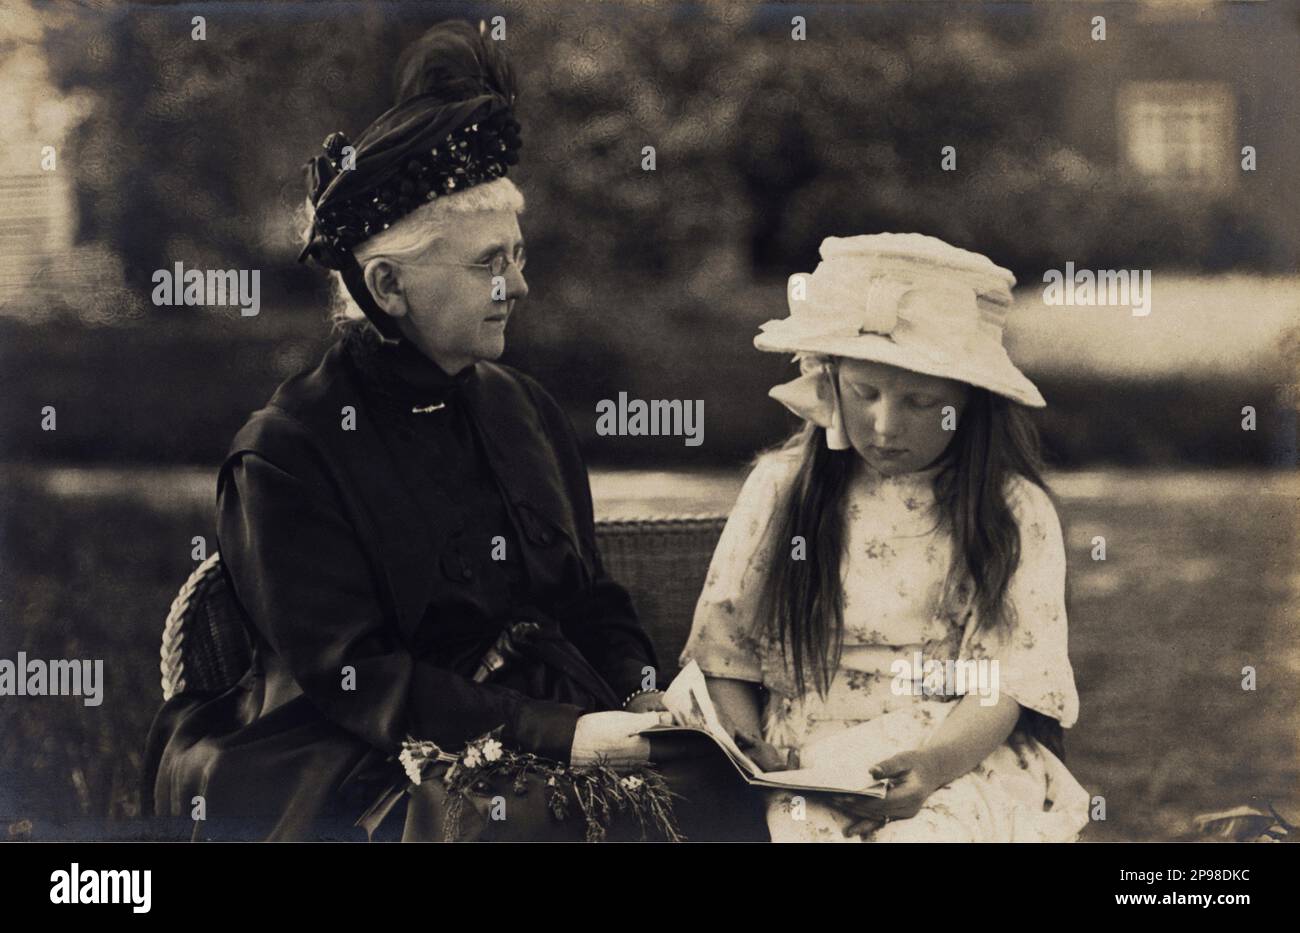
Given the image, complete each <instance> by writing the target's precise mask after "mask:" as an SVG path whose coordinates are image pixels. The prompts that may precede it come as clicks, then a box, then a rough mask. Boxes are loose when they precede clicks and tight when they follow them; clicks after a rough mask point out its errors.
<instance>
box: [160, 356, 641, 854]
mask: <svg viewBox="0 0 1300 933" xmlns="http://www.w3.org/2000/svg"><path fill="white" fill-rule="evenodd" d="M439 406H441V407H439ZM413 407H433V408H434V410H431V411H425V412H419V413H416V412H412V411H411V409H412V408H413ZM218 544H219V547H220V549H221V554H222V559H223V563H224V564H225V567H226V569H227V573H228V574H229V580H230V582H231V583H232V585H233V588H234V591H235V593H236V595H237V597H238V600H239V602H240V604H241V605H242V607H243V609H244V610H245V611H246V613H247V615H248V618H249V620H250V622H251V628H252V632H251V634H252V637H253V643H254V663H253V665H252V668H251V669H250V670H249V672H248V673H247V674H246V675H245V677H244V678H243V680H241V681H240V683H239V684H238V685H236V686H235V687H234V688H232V689H231V690H229V691H227V692H225V693H223V694H221V695H220V696H216V697H194V696H185V695H182V696H177V697H174V698H173V699H172V700H171V701H169V702H168V703H167V704H165V705H164V707H163V709H162V710H161V711H160V713H159V714H158V716H157V718H156V720H155V722H154V726H153V729H152V730H151V734H150V739H149V748H148V752H147V756H146V774H145V785H146V786H145V801H146V814H148V813H149V811H150V810H152V811H153V812H154V813H155V814H156V815H158V816H163V817H173V818H176V819H178V820H179V821H180V822H181V823H182V824H184V825H187V824H188V820H189V819H190V818H191V816H192V811H193V810H194V807H195V801H194V798H195V797H196V796H201V797H202V798H203V807H204V809H205V811H206V812H205V816H206V819H205V820H204V821H202V822H196V823H195V824H194V825H195V827H196V829H195V833H194V835H195V837H196V838H216V837H241V838H276V839H302V838H317V837H319V836H321V835H322V834H325V835H331V834H333V835H347V834H348V827H350V825H351V822H352V820H354V819H355V818H356V816H357V815H359V814H360V812H361V810H362V809H364V807H365V805H366V804H368V803H369V802H370V799H372V797H373V795H374V794H375V792H376V791H377V790H378V789H379V788H381V787H382V786H383V785H385V784H386V783H388V782H389V781H391V780H392V779H393V776H394V774H395V773H396V774H400V773H401V772H400V769H397V766H396V765H395V764H394V763H393V761H392V756H393V755H394V754H395V753H396V752H397V751H398V749H399V746H400V743H401V741H402V739H403V738H405V737H407V736H412V737H415V738H420V739H431V740H433V741H435V742H437V743H438V744H439V745H441V746H443V747H444V748H448V749H459V748H460V747H462V746H463V744H464V743H465V742H466V741H467V740H469V739H473V738H475V737H477V736H479V735H481V734H483V733H485V732H488V731H489V730H491V729H493V728H496V727H498V726H502V727H504V732H503V740H504V741H505V742H506V743H507V744H509V745H512V746H514V747H516V748H519V749H523V750H526V751H533V752H537V753H538V754H541V755H544V756H547V757H551V758H556V759H559V760H561V761H564V760H567V756H568V753H569V746H570V744H571V741H572V738H573V732H574V726H575V723H576V720H577V718H578V717H579V716H580V715H582V713H584V712H587V711H590V710H591V709H598V708H608V707H609V706H611V705H615V704H616V702H617V700H618V699H621V698H622V697H625V696H627V695H628V694H629V693H631V692H632V691H634V690H635V689H637V688H638V687H639V686H640V685H641V683H642V681H643V678H644V672H645V670H646V669H647V668H653V667H654V666H655V658H654V653H653V649H652V647H651V644H650V641H649V639H648V638H647V637H646V635H645V634H644V632H643V631H642V629H641V628H640V625H639V624H638V622H637V620H636V616H635V613H634V611H633V609H632V606H631V603H630V600H629V598H628V595H627V593H626V591H625V590H624V589H623V588H622V587H620V586H618V585H617V584H616V583H614V582H613V581H611V580H610V579H608V578H607V577H606V575H605V573H604V570H603V568H602V566H601V561H600V557H599V554H598V553H597V549H596V541H595V530H594V524H593V514H592V501H591V492H590V487H589V485H588V478H587V472H586V469H585V466H584V464H583V462H582V458H581V455H580V452H579V448H578V444H577V441H576V438H575V436H574V433H573V430H572V427H571V425H570V424H569V422H568V420H567V418H566V417H565V415H564V413H563V411H562V410H561V409H560V407H559V406H558V405H557V403H556V402H555V401H554V400H553V399H552V398H551V397H550V396H549V395H548V394H547V393H546V392H545V391H544V390H543V389H542V388H541V387H540V386H539V385H538V384H537V383H536V382H535V381H534V380H532V379H531V378H529V377H528V376H525V375H523V374H522V373H519V372H517V371H515V370H513V369H511V368H509V367H506V366H501V365H496V364H491V363H479V364H477V365H476V366H474V367H472V368H471V369H469V370H466V371H464V372H463V373H461V374H460V375H458V376H457V377H455V378H451V377H448V376H447V375H446V374H445V373H443V372H442V370H440V369H439V368H438V367H436V366H434V365H433V364H432V363H430V362H429V361H428V360H427V359H426V358H425V357H423V356H422V355H420V354H419V353H418V351H415V350H414V349H412V348H411V347H410V345H409V344H407V343H405V342H404V343H403V344H402V345H401V347H400V348H398V349H396V350H394V349H393V348H391V347H387V346H385V347H380V346H377V345H376V344H375V343H374V342H373V340H356V339H347V340H340V341H339V342H337V343H335V344H334V345H333V346H332V347H331V348H330V349H329V351H328V352H327V353H326V354H325V357H324V359H323V360H322V361H321V363H320V364H319V365H318V366H317V367H315V368H314V369H312V370H310V371H307V372H304V373H300V374H299V375H297V376H294V377H292V378H291V379H289V380H287V381H286V382H285V383H284V384H283V385H281V386H280V388H279V389H278V390H277V391H276V393H275V394H274V396H273V397H272V399H271V400H270V402H269V403H268V405H267V406H266V407H264V408H262V409H260V410H259V411H257V412H255V413H254V414H253V415H252V416H251V417H250V418H249V420H248V422H247V423H246V424H245V425H244V427H243V428H242V429H241V430H240V431H239V433H238V435H237V436H236V437H235V440H234V443H233V444H232V445H231V448H230V452H229V454H228V456H227V458H226V460H225V462H224V463H223V464H222V466H221V471H220V474H219V478H218ZM502 548H504V550H505V560H494V559H493V558H494V557H497V558H499V557H501V550H502ZM520 618H527V619H541V620H544V621H545V622H547V623H549V624H551V625H552V626H553V627H556V628H558V630H559V631H560V632H562V634H563V635H564V636H566V637H567V639H568V640H569V641H570V642H571V643H572V644H573V645H575V646H576V647H577V648H578V650H579V651H580V652H581V655H582V656H583V657H584V658H585V659H586V661H587V662H589V663H590V665H591V666H592V667H593V668H594V669H595V670H596V671H598V672H599V674H600V675H602V676H603V678H604V680H605V681H606V682H607V684H608V685H609V688H610V690H609V692H608V693H607V694H606V695H605V696H600V697H594V696H591V697H587V698H586V699H585V700H584V699H583V694H582V692H581V691H572V694H573V695H572V696H568V695H567V694H565V693H564V692H563V691H561V692H560V694H558V695H561V696H564V697H565V698H566V699H569V700H570V702H561V701H559V700H556V699H538V698H536V695H537V694H538V693H541V694H544V695H547V696H551V697H554V696H556V695H557V694H556V692H555V690H554V689H551V688H552V687H553V686H554V685H549V686H548V685H545V684H532V683H531V682H530V683H520V684H514V685H513V687H512V686H507V685H505V684H502V683H495V682H492V681H489V682H487V683H475V682H473V681H472V680H471V676H472V674H473V672H474V670H475V669H476V667H477V663H478V661H479V659H480V658H481V657H482V655H483V653H484V651H485V650H487V649H488V648H489V647H490V646H491V645H492V644H493V643H494V641H495V640H496V638H497V637H498V635H499V634H500V632H501V631H502V630H503V628H505V627H506V626H508V625H509V624H510V623H512V622H513V621H516V620H518V619H520ZM508 682H509V681H508V680H507V683H508ZM529 692H532V693H533V694H534V695H533V696H530V695H528V694H529ZM611 698H615V699H614V702H613V703H611V702H610V699H611ZM398 831H399V832H400V827H398Z"/></svg>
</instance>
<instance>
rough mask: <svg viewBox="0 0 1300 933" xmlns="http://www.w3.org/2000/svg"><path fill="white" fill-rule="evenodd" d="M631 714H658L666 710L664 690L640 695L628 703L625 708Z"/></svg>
mask: <svg viewBox="0 0 1300 933" xmlns="http://www.w3.org/2000/svg"><path fill="white" fill-rule="evenodd" d="M625 709H626V710H627V712H629V713H656V712H659V711H660V710H666V709H668V707H666V706H664V692H663V691H662V690H651V691H649V692H647V693H638V694H637V695H636V696H634V697H632V699H631V700H629V701H628V704H627V706H626V707H625Z"/></svg>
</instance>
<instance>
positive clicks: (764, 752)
mask: <svg viewBox="0 0 1300 933" xmlns="http://www.w3.org/2000/svg"><path fill="white" fill-rule="evenodd" d="M731 735H732V738H734V739H735V740H736V744H737V745H739V746H740V750H741V751H742V752H744V753H745V754H746V755H748V756H749V757H750V758H752V759H753V760H754V764H756V765H758V766H759V767H760V768H762V769H763V770H764V771H793V770H794V769H795V768H797V767H799V753H798V752H797V751H795V750H794V749H793V748H792V749H790V753H789V754H788V755H782V754H781V753H780V752H779V751H777V749H776V746H774V745H769V744H768V743H767V742H765V741H763V739H762V738H760V737H759V736H757V735H752V734H750V733H748V732H744V731H742V730H740V729H735V730H733V731H732V733H731Z"/></svg>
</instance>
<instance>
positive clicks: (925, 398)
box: [907, 395, 939, 408]
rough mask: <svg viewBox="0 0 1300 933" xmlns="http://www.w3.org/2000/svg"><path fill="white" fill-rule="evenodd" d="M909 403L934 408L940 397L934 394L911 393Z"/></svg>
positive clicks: (913, 405)
mask: <svg viewBox="0 0 1300 933" xmlns="http://www.w3.org/2000/svg"><path fill="white" fill-rule="evenodd" d="M907 401H908V404H910V405H911V406H912V407H913V408H933V407H934V406H936V405H938V404H939V399H938V397H937V396H934V395H909V396H908V397H907Z"/></svg>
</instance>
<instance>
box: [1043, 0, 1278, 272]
mask: <svg viewBox="0 0 1300 933" xmlns="http://www.w3.org/2000/svg"><path fill="white" fill-rule="evenodd" d="M1039 9H1040V12H1041V14H1042V15H1043V16H1044V17H1046V18H1048V19H1049V20H1050V21H1051V22H1052V25H1051V27H1050V28H1051V31H1057V30H1060V31H1061V33H1062V34H1063V35H1064V36H1066V37H1067V40H1066V45H1067V46H1068V48H1069V49H1070V53H1071V59H1072V60H1071V68H1070V72H1069V84H1070V86H1069V88H1068V91H1067V94H1066V97H1065V100H1066V102H1067V106H1066V107H1065V109H1064V111H1063V113H1062V115H1061V125H1060V127H1059V131H1060V136H1061V138H1062V139H1063V140H1064V141H1067V142H1069V143H1070V144H1071V145H1073V146H1075V147H1077V148H1078V149H1079V151H1080V152H1082V153H1083V154H1085V155H1086V156H1087V157H1088V158H1089V159H1091V160H1093V161H1095V162H1097V163H1099V164H1103V165H1109V166H1113V167H1115V168H1117V169H1120V170H1122V171H1123V172H1124V173H1125V174H1126V175H1128V176H1129V177H1133V178H1138V179H1142V180H1143V181H1145V182H1147V183H1148V184H1149V185H1150V186H1151V187H1152V188H1154V189H1156V190H1158V191H1161V192H1163V193H1164V195H1165V196H1166V197H1168V198H1171V199H1183V200H1184V201H1185V202H1194V203H1199V204H1202V205H1204V206H1205V208H1206V209H1207V210H1209V211H1214V210H1215V209H1216V208H1223V209H1224V213H1225V215H1226V214H1227V213H1229V212H1228V211H1227V210H1226V209H1227V208H1228V207H1229V206H1231V207H1232V208H1234V209H1235V210H1233V211H1232V212H1231V213H1233V214H1235V215H1237V216H1242V215H1244V216H1245V217H1246V218H1248V220H1247V222H1246V223H1244V224H1241V225H1239V227H1238V229H1223V230H1221V231H1219V236H1218V238H1217V239H1216V246H1218V247H1219V248H1220V253H1221V255H1220V261H1221V265H1220V267H1221V268H1232V267H1234V266H1238V265H1241V264H1248V265H1252V266H1254V267H1256V268H1271V269H1286V270H1291V271H1294V270H1295V268H1296V259H1297V256H1300V188H1297V186H1296V185H1295V184H1293V181H1294V158H1295V153H1296V152H1298V151H1300V121H1297V120H1296V119H1295V113H1294V108H1295V101H1296V100H1297V98H1300V68H1298V67H1297V63H1298V62H1300V5H1297V4H1296V3H1293V2H1278V3H1255V2H1206V0H1163V2H1159V0H1140V2H1136V3H1132V4H1113V3H1111V4H1069V5H1064V6H1051V7H1042V8H1039ZM1096 16H1104V18H1105V39H1104V41H1099V40H1098V39H1096V38H1094V32H1095V26H1094V20H1093V18H1094V17H1096ZM1247 146H1249V147H1252V148H1253V151H1254V159H1255V164H1256V168H1255V170H1253V171H1249V170H1246V169H1245V168H1244V167H1243V162H1244V161H1245V160H1246V159H1247V155H1245V154H1243V149H1244V148H1245V147H1247ZM1170 235H1171V236H1177V235H1178V233H1177V231H1170ZM1260 251H1264V252H1265V253H1267V255H1258V253H1259V252H1260Z"/></svg>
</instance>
